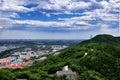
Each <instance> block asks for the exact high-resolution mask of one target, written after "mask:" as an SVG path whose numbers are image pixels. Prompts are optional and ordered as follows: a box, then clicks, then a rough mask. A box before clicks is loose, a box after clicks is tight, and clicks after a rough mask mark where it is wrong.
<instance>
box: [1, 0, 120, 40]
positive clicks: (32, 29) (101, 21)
mask: <svg viewBox="0 0 120 80" xmlns="http://www.w3.org/2000/svg"><path fill="white" fill-rule="evenodd" d="M119 5H120V1H119V0H0V39H87V38H90V35H93V36H95V35H97V34H111V35H114V36H119V35H120V33H119V29H120V24H119V23H120V19H119V18H120V16H119V15H120V10H119Z"/></svg>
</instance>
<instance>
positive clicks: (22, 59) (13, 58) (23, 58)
mask: <svg viewBox="0 0 120 80" xmlns="http://www.w3.org/2000/svg"><path fill="white" fill-rule="evenodd" d="M66 47H67V46H61V45H51V46H49V48H48V47H47V46H46V45H43V46H42V48H41V50H40V49H37V50H32V49H31V48H25V49H24V50H22V51H17V52H14V53H13V54H11V55H10V56H9V57H6V58H2V59H0V68H10V69H16V68H24V67H28V66H31V65H32V64H33V63H34V62H35V61H38V62H40V61H42V60H44V59H46V58H47V57H45V56H46V55H49V54H51V53H53V52H55V51H59V50H61V49H64V48H66Z"/></svg>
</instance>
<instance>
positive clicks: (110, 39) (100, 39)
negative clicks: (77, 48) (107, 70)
mask: <svg viewBox="0 0 120 80" xmlns="http://www.w3.org/2000/svg"><path fill="white" fill-rule="evenodd" d="M86 43H107V44H111V45H119V44H120V37H114V36H112V35H107V34H103V35H97V36H95V37H93V38H92V39H90V40H85V41H83V42H82V43H80V44H86Z"/></svg>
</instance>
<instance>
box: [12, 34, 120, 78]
mask: <svg viewBox="0 0 120 80" xmlns="http://www.w3.org/2000/svg"><path fill="white" fill-rule="evenodd" d="M119 39H120V38H116V37H113V36H110V35H98V36H96V37H94V38H92V42H90V41H91V40H87V41H83V42H82V43H80V44H78V45H75V46H72V47H69V48H67V49H64V50H62V51H61V54H59V55H56V56H49V57H48V58H47V59H46V60H44V61H42V62H40V63H35V64H34V65H33V66H31V67H29V68H26V69H23V70H13V71H12V72H14V73H15V74H16V76H15V77H16V78H27V79H28V80H67V79H66V78H65V77H61V78H60V77H58V76H56V75H55V73H56V71H58V70H61V69H62V68H63V67H64V66H65V65H69V66H70V68H71V69H72V70H74V71H76V72H77V73H78V77H77V79H76V80H120V46H119V45H118V44H119V43H120V40H119ZM114 41H116V42H114ZM111 44H112V45H111ZM85 53H87V55H85ZM51 75H52V76H51Z"/></svg>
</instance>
